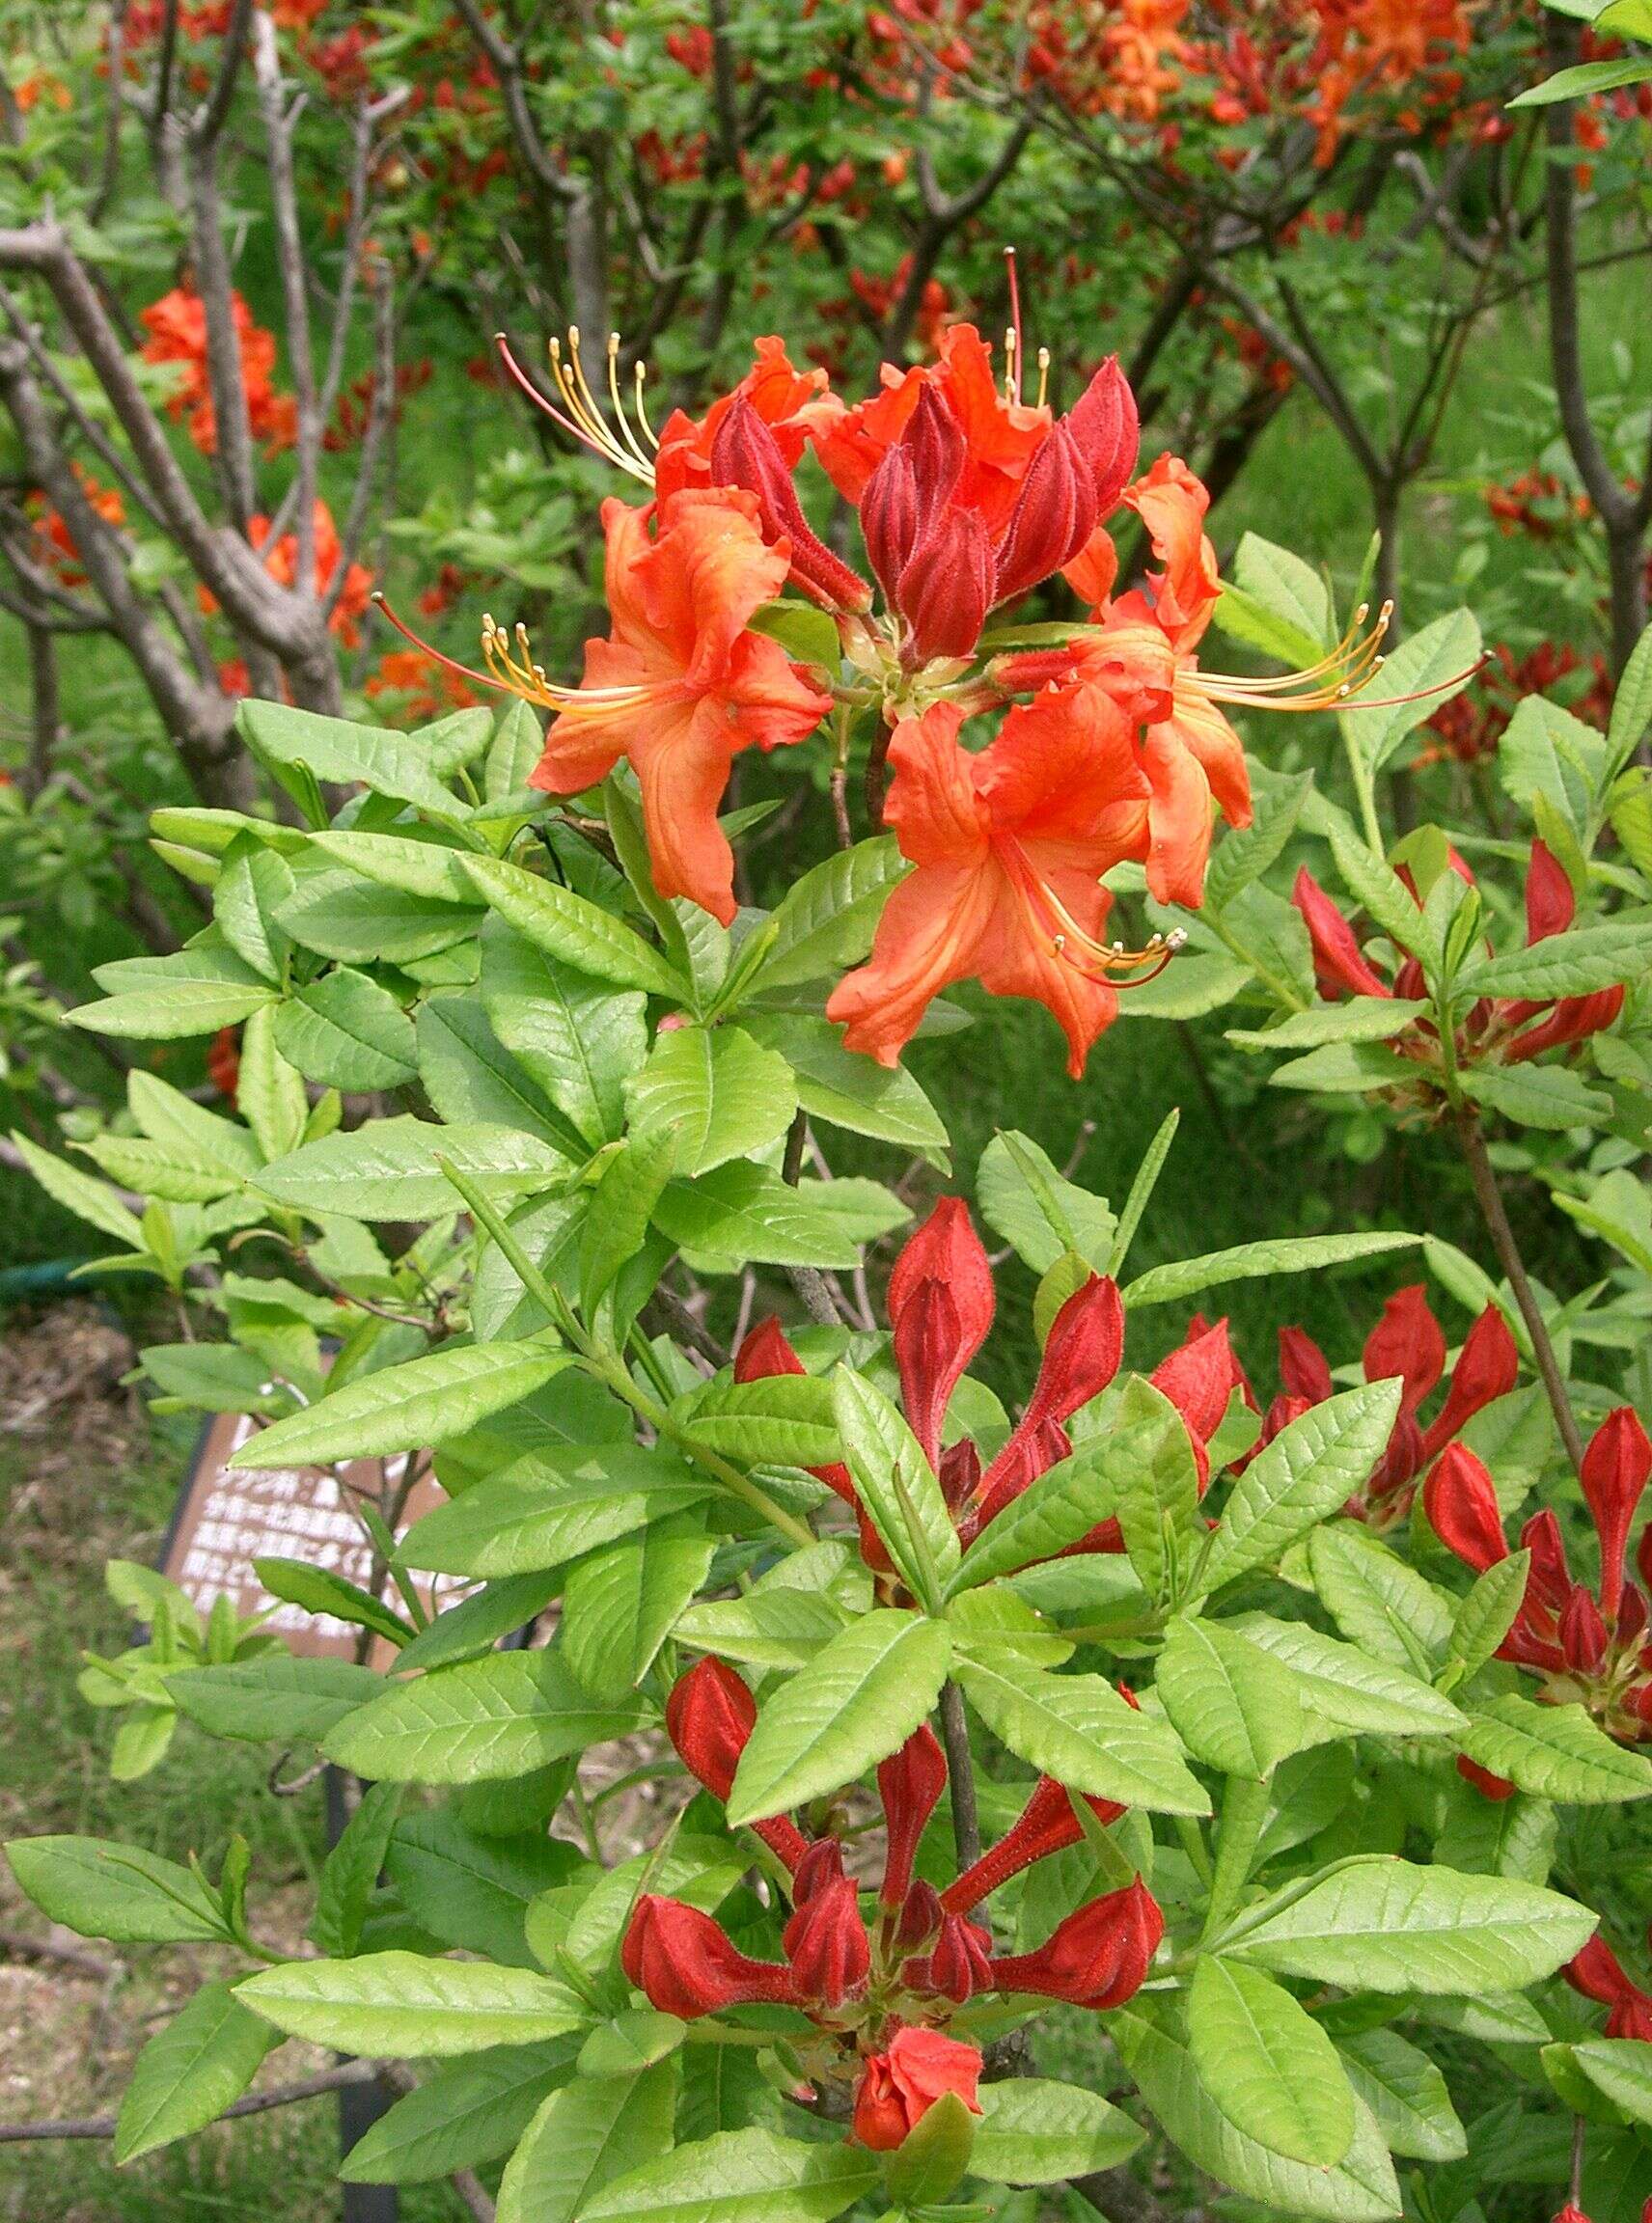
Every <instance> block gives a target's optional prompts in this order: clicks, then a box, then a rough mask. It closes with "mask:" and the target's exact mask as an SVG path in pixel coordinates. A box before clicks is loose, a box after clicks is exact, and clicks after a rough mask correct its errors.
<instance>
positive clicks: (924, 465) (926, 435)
mask: <svg viewBox="0 0 1652 2223" xmlns="http://www.w3.org/2000/svg"><path fill="white" fill-rule="evenodd" d="M900 445H901V446H902V447H903V448H904V449H905V450H906V453H908V454H909V455H910V456H911V458H912V477H913V483H914V485H915V487H916V488H917V493H918V522H919V526H920V529H921V530H922V528H924V527H927V526H928V525H931V524H932V523H933V522H934V520H935V518H936V517H937V516H938V515H939V514H940V512H941V510H942V509H944V508H946V506H947V504H948V503H949V502H950V500H951V498H952V489H953V487H954V486H956V484H957V483H958V478H959V474H960V473H961V472H962V470H963V468H964V458H965V456H966V455H967V453H969V443H968V441H967V440H966V438H965V436H964V428H963V426H962V425H960V424H959V423H958V419H957V414H956V412H955V411H954V409H953V408H952V405H951V403H950V401H949V400H948V399H947V398H946V397H945V396H944V395H943V394H942V392H941V390H940V388H939V387H938V386H936V385H935V384H934V383H933V382H932V381H925V383H924V386H923V389H922V392H921V393H920V395H919V397H918V406H917V407H916V408H915V409H914V410H913V412H912V417H911V421H910V423H909V424H908V425H907V427H906V430H905V431H904V432H903V433H902V434H901V438H900Z"/></svg>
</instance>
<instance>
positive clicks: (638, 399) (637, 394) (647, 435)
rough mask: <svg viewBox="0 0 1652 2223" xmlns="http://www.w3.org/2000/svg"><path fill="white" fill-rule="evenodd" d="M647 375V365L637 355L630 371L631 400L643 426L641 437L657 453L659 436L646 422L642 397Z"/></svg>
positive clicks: (646, 413) (645, 411)
mask: <svg viewBox="0 0 1652 2223" xmlns="http://www.w3.org/2000/svg"><path fill="white" fill-rule="evenodd" d="M647 375H648V367H647V364H646V363H645V362H643V361H642V359H641V358H640V357H639V359H638V361H637V363H636V365H635V367H634V369H633V371H632V373H631V377H632V388H633V391H632V402H633V405H634V407H635V409H636V412H637V422H638V424H639V425H641V426H642V427H643V438H644V439H645V440H646V441H647V443H648V446H649V447H650V448H651V449H652V450H653V451H654V453H655V454H656V455H657V454H658V453H659V447H660V443H659V437H658V435H657V434H656V432H655V431H654V428H653V426H652V425H650V424H649V423H648V411H647V403H646V402H645V401H644V399H643V386H644V382H645V381H646V379H647Z"/></svg>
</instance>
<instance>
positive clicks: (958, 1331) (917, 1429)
mask: <svg viewBox="0 0 1652 2223" xmlns="http://www.w3.org/2000/svg"><path fill="white" fill-rule="evenodd" d="M995 1303H996V1299H995V1296H994V1292H993V1286H992V1268H991V1267H990V1266H989V1265H988V1263H987V1255H986V1251H985V1249H983V1247H982V1245H981V1240H980V1237H979V1236H978V1235H977V1233H976V1231H975V1228H974V1226H973V1225H972V1223H971V1221H970V1212H969V1206H968V1205H967V1204H966V1203H965V1202H964V1201H963V1199H962V1197H959V1196H943V1197H942V1198H941V1200H940V1202H939V1203H938V1204H937V1205H936V1207H935V1209H934V1211H933V1212H931V1213H930V1215H929V1217H928V1219H927V1220H926V1221H924V1222H923V1225H922V1227H921V1228H920V1229H919V1230H918V1232H917V1234H916V1235H914V1236H913V1238H912V1240H911V1242H909V1243H908V1244H907V1246H906V1248H905V1249H904V1250H902V1252H901V1253H900V1256H899V1257H898V1258H897V1259H896V1260H895V1271H894V1272H893V1273H892V1274H891V1276H890V1277H889V1321H890V1327H891V1328H892V1330H893V1331H894V1337H893V1340H894V1345H895V1364H896V1365H897V1366H898V1367H899V1369H900V1388H901V1397H902V1401H903V1402H904V1404H905V1407H906V1417H907V1420H908V1421H909V1423H910V1424H911V1428H912V1433H913V1434H914V1435H915V1436H916V1437H917V1439H918V1441H919V1442H920V1443H922V1446H923V1455H924V1457H925V1458H926V1459H927V1460H928V1462H929V1464H930V1466H931V1467H935V1466H938V1465H939V1463H940V1457H941V1424H942V1422H943V1420H944V1419H945V1417H946V1413H947V1402H948V1400H949V1398H950V1396H951V1394H952V1391H953V1390H954V1389H955V1388H956V1387H957V1386H958V1383H959V1381H960V1380H961V1379H962V1377H963V1374H964V1371H965V1369H966V1368H967V1367H968V1365H969V1363H970V1360H971V1359H973V1358H974V1357H975V1355H976V1353H977V1351H978V1350H979V1349H980V1347H981V1345H982V1343H984V1342H985V1340H986V1335H987V1331H988V1329H989V1328H991V1326H992V1315H993V1308H994V1305H995Z"/></svg>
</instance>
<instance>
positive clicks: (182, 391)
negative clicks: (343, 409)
mask: <svg viewBox="0 0 1652 2223" xmlns="http://www.w3.org/2000/svg"><path fill="white" fill-rule="evenodd" d="M230 308H231V312H232V315H233V317H234V330H235V344H236V348H237V351H238V353H239V358H240V371H241V391H242V393H243V394H244V395H245V397H246V406H247V425H248V428H249V429H250V431H251V433H252V436H253V438H254V439H255V440H261V441H262V443H263V444H264V447H265V449H266V451H267V452H268V453H270V454H272V455H274V454H278V453H280V452H281V450H282V449H284V448H290V447H291V445H292V443H293V441H294V439H295V438H296V437H297V432H298V405H297V403H296V402H295V401H294V399H293V398H292V396H291V395H290V394H279V393H277V392H276V388H275V335H274V333H273V332H268V331H265V329H264V328H263V326H262V324H257V323H255V322H254V320H253V313H252V311H251V310H250V309H249V308H248V307H247V304H246V302H245V301H244V300H243V299H242V297H241V295H240V294H239V293H233V294H232V295H231V297H230ZM138 320H139V322H140V323H141V324H142V325H143V327H144V330H145V331H146V332H147V333H148V334H149V338H148V339H147V340H146V341H145V343H144V348H143V357H144V361H145V362H146V363H167V364H175V365H177V366H178V368H179V378H178V382H177V384H176V385H175V386H174V388H173V390H172V393H171V395H170V397H169V398H168V400H167V408H168V410H169V411H170V412H171V414H172V416H173V417H175V418H177V419H179V420H180V421H181V422H182V423H183V424H184V425H186V426H187V428H188V432H189V437H190V438H191V440H193V441H194V443H195V445H196V447H197V448H199V449H200V451H201V453H203V455H215V454H216V453H217V452H218V418H217V412H216V410H215V408H214V406H213V401H212V381H211V376H210V373H209V371H208V370H207V362H206V347H207V338H206V303H205V301H203V300H202V298H201V296H200V294H199V293H197V292H196V291H195V290H194V288H192V287H188V286H175V287H174V288H173V289H172V291H171V292H170V293H163V294H162V295H161V297H160V299H159V300H158V301H151V304H150V306H149V307H148V308H147V309H145V310H144V311H143V312H142V313H141V315H140V316H139V319H138Z"/></svg>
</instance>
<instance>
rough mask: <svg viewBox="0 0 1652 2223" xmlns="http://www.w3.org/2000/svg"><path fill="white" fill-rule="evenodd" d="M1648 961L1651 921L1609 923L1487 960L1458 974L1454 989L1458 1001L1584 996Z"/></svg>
mask: <svg viewBox="0 0 1652 2223" xmlns="http://www.w3.org/2000/svg"><path fill="white" fill-rule="evenodd" d="M1648 959H1652V919H1647V918H1645V917H1636V918H1619V919H1606V920H1604V921H1603V922H1602V923H1601V924H1600V925H1598V926H1569V927H1568V928H1567V929H1566V931H1565V933H1563V934H1551V935H1549V936H1548V937H1547V938H1546V939H1545V940H1544V941H1542V942H1534V943H1532V945H1531V947H1529V948H1528V949H1510V950H1508V951H1506V952H1505V953H1504V955H1502V956H1501V957H1488V958H1487V959H1485V960H1484V962H1483V963H1481V964H1478V965H1473V966H1471V967H1470V968H1469V970H1468V971H1467V972H1466V973H1464V974H1461V975H1460V976H1459V978H1458V981H1457V988H1458V991H1459V993H1460V994H1462V995H1463V996H1500V997H1503V996H1512V997H1523V998H1524V997H1533V998H1543V999H1547V998H1549V997H1552V996H1588V995H1592V994H1593V993H1594V991H1595V990H1596V989H1600V988H1615V987H1616V986H1617V985H1618V984H1619V983H1620V982H1621V981H1625V980H1632V979H1636V978H1638V977H1639V976H1640V975H1641V974H1643V973H1644V971H1645V968H1646V965H1647V961H1648Z"/></svg>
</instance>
